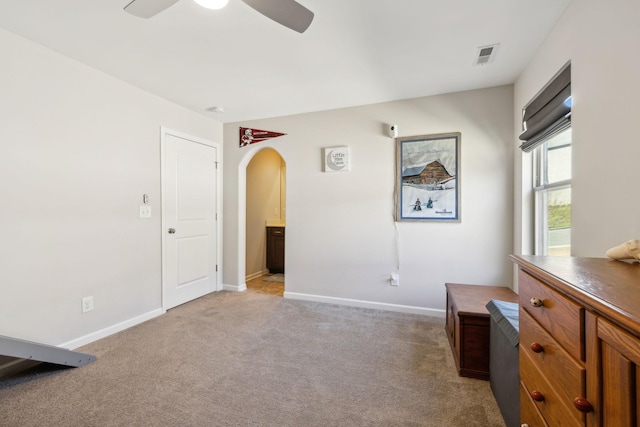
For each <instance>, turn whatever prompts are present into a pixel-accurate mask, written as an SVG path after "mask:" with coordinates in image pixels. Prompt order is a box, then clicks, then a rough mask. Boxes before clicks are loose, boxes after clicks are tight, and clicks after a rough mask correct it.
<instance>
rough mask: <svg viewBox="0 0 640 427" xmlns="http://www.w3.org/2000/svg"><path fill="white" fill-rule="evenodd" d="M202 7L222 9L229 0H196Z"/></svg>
mask: <svg viewBox="0 0 640 427" xmlns="http://www.w3.org/2000/svg"><path fill="white" fill-rule="evenodd" d="M194 1H195V2H196V3H198V4H199V5H200V6H202V7H206V8H207V9H222V8H223V7H225V6H226V5H227V3H228V2H229V0H194Z"/></svg>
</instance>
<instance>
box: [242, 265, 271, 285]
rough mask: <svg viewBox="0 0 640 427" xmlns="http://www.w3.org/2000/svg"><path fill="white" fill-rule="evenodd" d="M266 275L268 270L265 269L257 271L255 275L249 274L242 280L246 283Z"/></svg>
mask: <svg viewBox="0 0 640 427" xmlns="http://www.w3.org/2000/svg"><path fill="white" fill-rule="evenodd" d="M268 273H269V270H268V269H266V268H265V269H264V270H261V271H258V272H257V273H252V274H249V275H248V276H246V277H245V278H244V281H245V282H248V281H249V280H253V279H257V278H258V277H262V276H266V275H267V274H268Z"/></svg>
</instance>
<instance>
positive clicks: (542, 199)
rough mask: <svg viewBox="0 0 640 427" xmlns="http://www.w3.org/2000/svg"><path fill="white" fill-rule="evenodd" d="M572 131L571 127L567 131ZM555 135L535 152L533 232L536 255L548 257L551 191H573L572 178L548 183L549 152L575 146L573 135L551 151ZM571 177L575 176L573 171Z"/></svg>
mask: <svg viewBox="0 0 640 427" xmlns="http://www.w3.org/2000/svg"><path fill="white" fill-rule="evenodd" d="M569 130H571V126H569V127H568V128H567V129H566V130H564V131H563V133H564V132H566V131H569ZM557 135H559V134H556V135H553V136H552V137H550V138H548V139H546V140H545V141H544V142H542V143H541V144H540V145H539V146H538V147H536V148H535V149H534V150H533V156H532V157H533V168H532V169H533V198H534V203H533V205H534V215H533V221H534V226H533V232H534V254H535V255H548V249H549V238H548V237H549V218H548V194H549V193H550V192H551V191H557V190H564V189H571V178H569V179H564V180H560V181H555V182H552V183H549V182H546V181H547V179H548V173H547V171H548V164H549V156H548V154H549V151H550V150H557V149H561V148H566V147H572V146H573V135H572V138H571V140H570V142H569V143H567V144H562V145H559V146H555V147H552V148H551V149H549V147H548V145H549V142H550V141H551V140H552V139H553V137H555V136H557ZM571 175H573V170H572V173H571ZM569 250H571V244H569Z"/></svg>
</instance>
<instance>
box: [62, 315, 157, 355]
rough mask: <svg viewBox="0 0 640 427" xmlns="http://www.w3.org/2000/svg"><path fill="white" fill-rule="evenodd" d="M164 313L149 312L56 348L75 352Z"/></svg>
mask: <svg viewBox="0 0 640 427" xmlns="http://www.w3.org/2000/svg"><path fill="white" fill-rule="evenodd" d="M164 313H165V311H164V310H163V309H161V308H158V309H156V310H153V311H150V312H148V313H145V314H142V315H140V316H136V317H134V318H132V319H129V320H125V321H124V322H120V323H117V324H115V325H113V326H109V327H107V328H104V329H101V330H99V331H96V332H92V333H90V334H87V335H85V336H83V337H80V338H76V339H74V340H71V341H69V342H66V343H63V344H60V345H59V346H58V347H62V348H67V349H69V350H75V349H76V348H78V347H82V346H83V345H87V344H89V343H92V342H94V341H98V340H99V339H101V338H105V337H108V336H109V335H113V334H115V333H117V332H120V331H124V330H125V329H128V328H131V327H133V326H136V325H139V324H140V323H144V322H146V321H147V320H151V319H153V318H155V317H158V316H162V315H163V314H164Z"/></svg>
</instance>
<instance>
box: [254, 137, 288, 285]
mask: <svg viewBox="0 0 640 427" xmlns="http://www.w3.org/2000/svg"><path fill="white" fill-rule="evenodd" d="M283 170H284V168H283V165H282V157H280V155H279V154H278V152H277V151H275V150H271V149H265V150H261V151H259V152H258V153H256V155H255V156H254V157H253V158H252V159H251V162H250V163H249V165H247V238H246V242H247V243H246V248H247V256H246V260H247V262H246V275H247V276H251V275H255V274H258V273H262V272H264V271H265V270H266V268H267V260H266V247H267V235H266V228H265V224H266V221H280V220H282V216H281V214H282V202H283V200H284V195H283V190H284V189H283V188H282V185H281V175H282V171H283Z"/></svg>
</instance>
